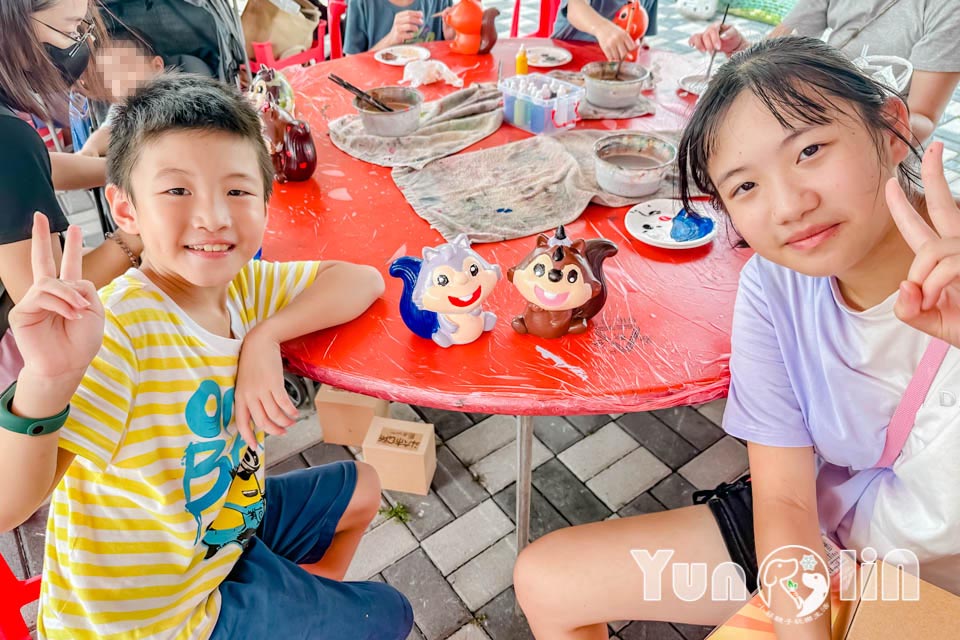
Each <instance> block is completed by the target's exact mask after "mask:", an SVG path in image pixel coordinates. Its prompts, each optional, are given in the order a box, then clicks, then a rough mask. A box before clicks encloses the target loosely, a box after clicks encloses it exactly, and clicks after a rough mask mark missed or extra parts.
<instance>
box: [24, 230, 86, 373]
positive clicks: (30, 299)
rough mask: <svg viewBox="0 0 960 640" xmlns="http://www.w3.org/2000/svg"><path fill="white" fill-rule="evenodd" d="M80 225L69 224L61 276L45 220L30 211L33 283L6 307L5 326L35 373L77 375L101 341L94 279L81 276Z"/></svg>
mask: <svg viewBox="0 0 960 640" xmlns="http://www.w3.org/2000/svg"><path fill="white" fill-rule="evenodd" d="M82 244H83V236H82V234H81V231H80V228H79V227H75V226H71V227H70V228H69V229H68V230H67V239H66V243H65V245H64V249H63V260H62V261H61V263H60V277H59V278H58V277H57V265H56V263H55V262H54V259H53V250H52V248H51V246H50V223H49V222H48V221H47V217H46V216H45V215H43V214H42V213H35V214H34V216H33V237H32V239H31V251H30V255H31V262H32V264H33V285H31V286H30V288H29V289H28V290H27V293H26V295H24V296H23V299H22V300H20V303H19V304H18V305H16V306H15V307H14V308H13V309H12V310H11V311H10V327H11V328H12V329H13V333H14V337H15V338H16V340H17V347H18V348H19V349H20V353H21V355H22V356H23V361H24V369H27V370H29V371H30V372H32V373H33V374H34V375H36V376H42V377H46V378H56V377H60V376H64V375H75V376H76V377H77V378H78V379H79V378H80V377H81V376H82V375H83V373H84V372H85V371H86V369H87V366H89V364H90V363H91V362H92V361H93V358H94V356H96V355H97V352H98V351H99V350H100V345H101V343H102V342H103V307H102V306H101V304H100V298H99V296H97V290H96V288H95V287H94V286H93V283H92V282H90V281H88V280H82V279H81V278H82V277H83V275H82V264H83V263H82V259H81V258H82V255H81V254H82V252H83V249H82Z"/></svg>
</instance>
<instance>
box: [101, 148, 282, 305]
mask: <svg viewBox="0 0 960 640" xmlns="http://www.w3.org/2000/svg"><path fill="white" fill-rule="evenodd" d="M131 186H132V189H133V200H132V201H130V200H129V199H127V202H128V203H129V204H127V205H124V207H126V206H129V207H130V210H129V211H127V212H126V214H128V215H122V216H118V222H120V221H121V220H122V219H124V218H127V217H129V218H131V219H132V220H131V221H130V222H132V225H129V226H130V227H131V228H127V227H126V226H124V230H125V231H128V232H132V233H139V234H140V236H141V238H142V240H143V246H144V269H145V270H146V271H153V272H155V273H157V274H158V275H160V276H162V277H164V278H167V279H172V280H175V281H177V282H180V283H182V284H183V285H184V286H191V285H192V286H194V287H224V286H226V285H227V284H228V283H229V282H230V281H231V280H233V278H234V277H235V276H236V275H237V273H239V272H240V269H241V268H242V267H243V266H244V265H245V264H246V263H247V262H249V261H250V260H251V259H252V258H253V256H254V254H255V253H256V252H257V250H258V249H259V248H260V244H261V242H262V241H263V230H264V227H265V224H266V204H265V202H264V197H263V192H264V185H263V178H262V177H261V174H260V169H259V164H258V163H257V154H256V150H255V148H254V145H253V143H251V142H250V141H248V140H245V139H243V138H242V137H240V136H235V135H230V134H227V133H221V132H199V131H176V132H170V133H165V134H162V135H161V136H159V137H158V138H156V139H154V140H150V141H148V142H146V143H145V144H144V145H143V150H142V151H141V152H140V156H139V159H138V160H137V164H136V166H135V167H134V169H133V171H132V173H131ZM121 226H123V223H122V222H121Z"/></svg>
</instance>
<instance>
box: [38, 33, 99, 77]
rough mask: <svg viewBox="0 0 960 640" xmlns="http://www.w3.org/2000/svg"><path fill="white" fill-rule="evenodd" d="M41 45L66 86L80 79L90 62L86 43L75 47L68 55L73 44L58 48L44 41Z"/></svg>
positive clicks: (88, 48)
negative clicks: (72, 52) (71, 53)
mask: <svg viewBox="0 0 960 640" xmlns="http://www.w3.org/2000/svg"><path fill="white" fill-rule="evenodd" d="M43 47H44V48H45V49H46V50H47V55H48V56H50V59H51V60H53V65H54V66H55V67H56V68H57V70H59V71H60V75H61V76H62V77H63V81H64V82H66V83H67V86H68V87H69V86H70V85H72V84H73V83H74V82H76V81H77V80H79V79H80V76H82V75H83V72H84V71H86V70H87V65H88V64H90V47H89V46H87V44H86V43H82V44H81V45H80V46H79V47H77V50H76V51H75V52H74V54H73V55H70V50H71V49H73V46H70V47H67V48H66V49H59V48H57V47H55V46H53V45H52V44H50V43H46V42H45V43H44V44H43Z"/></svg>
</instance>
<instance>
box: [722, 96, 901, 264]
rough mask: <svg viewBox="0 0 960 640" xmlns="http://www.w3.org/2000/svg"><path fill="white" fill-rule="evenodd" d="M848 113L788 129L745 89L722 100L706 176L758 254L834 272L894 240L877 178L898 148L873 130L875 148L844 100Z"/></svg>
mask: <svg viewBox="0 0 960 640" xmlns="http://www.w3.org/2000/svg"><path fill="white" fill-rule="evenodd" d="M892 104H893V103H892V102H891V105H892ZM897 105H899V106H891V107H890V108H891V109H898V108H902V103H899V102H898V103H897ZM848 112H849V113H850V114H851V115H850V116H848V115H845V114H840V113H835V114H832V115H831V117H832V118H833V120H834V121H833V122H832V123H830V124H828V125H825V126H811V125H808V124H806V123H803V122H797V123H795V127H796V129H793V130H791V129H787V128H784V127H783V126H781V124H780V123H779V122H778V121H777V120H776V118H775V117H774V116H773V114H771V113H770V111H769V110H768V109H767V107H766V106H765V105H764V104H763V103H762V102H760V100H759V99H758V98H757V97H756V96H754V95H753V94H752V93H750V92H744V93H743V94H741V95H740V96H739V97H738V98H737V99H736V101H735V102H734V103H733V105H732V106H731V108H730V111H729V112H728V115H727V117H726V119H725V120H724V123H723V127H722V128H721V129H720V131H719V133H718V135H717V138H716V147H715V149H716V151H715V152H714V154H713V156H712V157H711V158H710V163H709V173H710V178H711V180H712V181H713V183H714V184H715V185H716V187H717V190H718V192H719V194H720V197H721V199H722V201H723V204H724V207H725V208H726V210H727V212H728V213H729V214H730V218H731V220H732V221H733V224H734V226H735V227H736V229H737V231H738V232H739V233H740V234H741V235H742V236H743V238H744V240H746V241H747V242H748V243H749V244H750V246H751V247H752V248H753V249H754V250H756V252H757V253H758V254H760V255H761V256H763V257H764V258H766V259H768V260H770V261H772V262H776V263H778V264H781V265H783V266H785V267H788V268H790V269H793V270H794V271H798V272H800V273H803V274H806V275H810V276H830V275H833V276H838V277H841V278H842V276H843V274H844V273H847V272H850V270H851V269H854V268H856V267H857V266H858V265H860V263H861V262H862V261H863V260H865V259H866V258H868V257H869V256H870V255H871V252H872V251H873V250H874V249H875V248H877V247H878V246H880V245H881V244H882V243H885V242H891V241H893V238H895V237H897V234H898V233H899V232H898V231H897V229H896V226H895V225H894V223H893V220H892V219H891V217H890V214H889V210H888V209H887V206H886V202H885V200H884V196H883V184H884V183H885V182H886V180H887V179H888V178H891V177H893V176H895V174H896V168H897V163H898V162H899V161H900V160H902V159H903V158H904V157H906V153H907V149H906V145H904V144H903V143H901V142H900V141H899V140H897V138H896V137H895V136H893V134H890V133H888V132H883V134H882V136H881V138H882V141H881V144H880V148H879V149H878V145H877V143H876V142H875V140H874V138H873V136H872V135H871V133H870V131H868V130H867V129H866V127H865V125H864V124H863V123H862V121H861V120H860V119H859V116H858V115H857V112H856V110H855V108H854V106H853V105H850V106H849V109H848ZM894 115H901V114H899V113H896V114H894ZM878 154H879V156H880V157H879V158H878Z"/></svg>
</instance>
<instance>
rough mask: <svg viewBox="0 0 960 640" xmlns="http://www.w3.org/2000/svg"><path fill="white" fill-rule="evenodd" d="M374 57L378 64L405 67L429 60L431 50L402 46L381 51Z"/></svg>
mask: <svg viewBox="0 0 960 640" xmlns="http://www.w3.org/2000/svg"><path fill="white" fill-rule="evenodd" d="M373 57H374V59H375V60H376V61H377V62H382V63H383V64H389V65H390V66H392V67H403V66H405V65H407V64H408V63H410V62H413V61H415V60H429V59H430V50H429V49H425V48H423V47H418V46H416V45H412V44H400V45H397V46H395V47H387V48H386V49H380V51H377V52H376V53H375V54H373Z"/></svg>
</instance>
